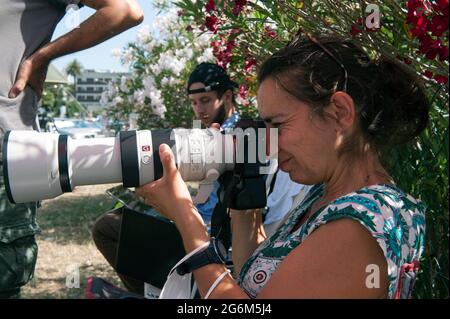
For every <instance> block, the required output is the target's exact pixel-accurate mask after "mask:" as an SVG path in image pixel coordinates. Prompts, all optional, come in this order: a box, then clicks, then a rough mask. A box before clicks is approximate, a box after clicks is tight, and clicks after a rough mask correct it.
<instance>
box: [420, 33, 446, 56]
mask: <svg viewBox="0 0 450 319" xmlns="http://www.w3.org/2000/svg"><path fill="white" fill-rule="evenodd" d="M419 41H420V47H419V51H420V52H421V53H423V54H425V55H426V57H427V58H428V59H430V60H434V59H435V58H436V56H437V55H438V53H439V50H440V49H441V40H439V39H437V40H433V39H432V38H431V37H430V36H429V35H428V34H426V35H422V36H420V37H419Z"/></svg>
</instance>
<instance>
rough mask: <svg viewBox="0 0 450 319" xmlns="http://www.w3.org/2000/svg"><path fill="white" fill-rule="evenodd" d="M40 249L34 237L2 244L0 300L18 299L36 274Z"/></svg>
mask: <svg viewBox="0 0 450 319" xmlns="http://www.w3.org/2000/svg"><path fill="white" fill-rule="evenodd" d="M37 254H38V247H37V244H36V240H35V237H34V236H27V237H23V238H19V239H17V240H15V241H13V242H10V243H7V244H6V243H2V242H0V298H1V299H4V298H18V297H19V296H20V287H22V286H24V285H25V284H27V283H28V282H29V281H30V280H31V279H32V278H33V274H34V268H35V266H36V260H37Z"/></svg>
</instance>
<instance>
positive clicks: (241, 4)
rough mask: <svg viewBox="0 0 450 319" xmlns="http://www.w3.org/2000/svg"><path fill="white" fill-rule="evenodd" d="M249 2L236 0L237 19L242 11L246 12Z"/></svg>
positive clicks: (235, 13) (234, 9)
mask: <svg viewBox="0 0 450 319" xmlns="http://www.w3.org/2000/svg"><path fill="white" fill-rule="evenodd" d="M246 4H247V0H234V5H233V10H232V12H233V14H234V15H235V16H236V17H237V16H238V15H239V13H241V11H242V10H244V7H245V5H246Z"/></svg>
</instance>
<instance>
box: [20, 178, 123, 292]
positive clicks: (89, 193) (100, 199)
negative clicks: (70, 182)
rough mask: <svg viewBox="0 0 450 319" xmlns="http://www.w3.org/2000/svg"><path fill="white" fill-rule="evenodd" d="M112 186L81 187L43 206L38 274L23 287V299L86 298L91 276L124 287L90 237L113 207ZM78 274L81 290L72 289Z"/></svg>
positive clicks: (79, 288)
mask: <svg viewBox="0 0 450 319" xmlns="http://www.w3.org/2000/svg"><path fill="white" fill-rule="evenodd" d="M112 186H113V185H96V186H82V187H78V188H77V189H76V191H75V192H74V193H68V194H64V195H62V196H60V197H58V198H55V199H52V200H47V201H44V202H43V204H42V207H41V208H40V209H39V210H38V223H39V225H40V226H41V229H42V233H41V234H39V235H37V242H38V246H39V254H38V261H37V264H36V272H35V276H34V278H33V279H32V280H31V282H30V283H29V284H28V285H26V286H25V287H23V289H22V298H33V299H35V298H39V299H42V298H45V299H48V298H62V299H79V298H84V289H85V287H86V281H87V278H88V277H90V276H96V277H102V278H104V279H106V280H108V281H110V282H112V283H113V284H116V285H119V286H120V287H123V286H122V285H121V283H120V281H119V278H118V277H117V275H116V274H115V272H114V270H113V269H112V268H111V267H110V265H109V264H108V263H107V261H106V260H105V259H104V257H103V256H102V255H101V254H100V252H99V251H98V250H97V248H96V247H95V244H94V242H93V240H92V235H91V229H92V226H93V224H94V222H95V220H96V219H97V218H98V217H99V216H100V215H101V214H102V213H104V212H106V211H108V210H109V209H110V208H111V207H112V206H113V205H114V201H113V200H112V199H111V198H110V197H109V196H108V195H106V194H105V190H106V189H108V188H110V187H112ZM74 269H75V270H78V272H77V271H75V272H74ZM78 274H79V287H76V285H75V287H73V286H74V285H73V283H74V281H73V280H74V278H77V275H78ZM66 282H68V283H69V287H68V285H67V284H66Z"/></svg>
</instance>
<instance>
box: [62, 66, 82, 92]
mask: <svg viewBox="0 0 450 319" xmlns="http://www.w3.org/2000/svg"><path fill="white" fill-rule="evenodd" d="M82 70H83V66H82V65H81V63H80V62H79V61H78V60H77V59H74V60H73V61H72V62H69V63H68V64H67V66H66V68H65V71H66V73H67V75H70V76H72V77H73V80H74V84H73V91H74V93H75V94H76V92H75V88H76V84H77V76H79V75H81V72H82Z"/></svg>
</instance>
